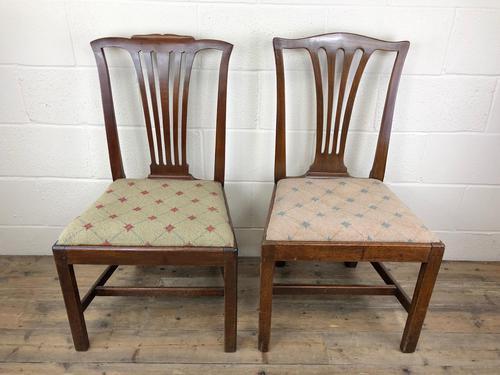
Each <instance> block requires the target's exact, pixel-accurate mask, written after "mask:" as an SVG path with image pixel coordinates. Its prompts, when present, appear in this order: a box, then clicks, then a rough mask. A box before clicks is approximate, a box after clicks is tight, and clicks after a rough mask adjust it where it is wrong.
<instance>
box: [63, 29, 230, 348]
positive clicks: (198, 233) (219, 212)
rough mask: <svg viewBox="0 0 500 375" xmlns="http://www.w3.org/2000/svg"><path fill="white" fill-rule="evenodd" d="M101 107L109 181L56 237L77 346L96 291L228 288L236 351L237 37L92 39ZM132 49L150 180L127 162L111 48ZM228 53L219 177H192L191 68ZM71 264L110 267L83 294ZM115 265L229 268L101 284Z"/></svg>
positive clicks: (82, 343)
mask: <svg viewBox="0 0 500 375" xmlns="http://www.w3.org/2000/svg"><path fill="white" fill-rule="evenodd" d="M91 46H92V49H93V51H94V54H95V57H96V61H97V68H98V73H99V80H100V84H101V95H102V103H103V109H104V120H105V128H106V136H107V141H108V151H109V160H110V164H111V172H112V176H113V181H114V182H113V183H112V184H111V185H110V186H109V188H108V189H107V190H106V191H105V192H104V194H103V195H102V196H101V197H100V198H99V199H98V200H97V202H95V203H94V204H93V205H92V206H90V208H89V209H88V210H87V211H86V212H85V213H83V214H82V215H81V216H79V217H78V218H77V219H75V220H74V221H73V222H72V223H71V224H70V225H69V226H68V227H67V228H66V229H65V230H64V232H63V233H62V234H61V236H60V238H59V240H58V241H57V242H56V244H55V245H54V246H53V253H54V258H55V262H56V266H57V271H58V274H59V281H60V283H61V289H62V292H63V296H64V302H65V304H66V310H67V313H68V319H69V324H70V327H71V333H72V335H73V342H74V344H75V349H76V350H78V351H85V350H87V349H88V348H89V340H88V335H87V329H86V326H85V320H84V315H83V312H84V311H85V309H86V308H87V307H88V306H89V304H90V303H91V302H92V300H93V299H94V297H96V296H165V295H170V296H224V304H225V310H224V311H225V318H224V319H225V322H224V332H225V333H224V343H225V344H224V348H225V351H226V352H234V351H235V350H236V298H237V259H238V258H237V256H238V251H237V244H236V240H235V237H234V233H233V229H232V224H231V220H230V217H229V212H228V208H227V203H226V197H225V194H224V190H223V184H224V163H225V133H226V129H225V126H226V90H227V74H228V63H229V57H230V54H231V50H232V45H231V44H229V43H226V42H223V41H217V40H195V39H194V38H192V37H188V36H179V35H139V36H133V37H132V38H130V39H128V38H103V39H97V40H94V41H93V42H92V43H91ZM107 48H121V49H124V50H126V51H128V53H130V56H131V57H132V61H133V63H134V66H135V70H136V73H137V78H138V82H139V88H140V95H141V99H142V105H143V109H144V117H145V125H146V133H147V139H148V143H149V151H150V157H151V165H150V167H151V168H150V169H151V174H150V175H149V176H148V178H146V179H127V178H126V177H125V173H124V170H123V164H122V156H121V153H120V144H119V139H118V132H117V125H116V119H115V111H114V105H113V98H112V90H111V84H110V76H109V69H108V64H107V61H106V55H105V49H107ZM206 49H214V50H219V51H221V52H222V57H221V63H220V70H219V83H218V97H217V119H216V122H217V124H216V135H215V138H216V141H215V145H216V147H215V148H216V150H215V173H214V181H204V180H196V179H195V178H194V177H193V176H191V175H190V174H189V166H188V164H187V161H186V134H187V132H186V127H187V106H188V92H189V82H190V74H191V70H192V66H193V60H194V58H195V56H196V54H197V53H198V52H199V51H201V50H206ZM74 264H103V265H108V267H107V268H106V270H105V271H104V272H103V273H102V275H101V276H99V278H98V279H97V281H96V282H95V283H94V285H93V286H92V287H91V288H90V290H89V291H88V292H87V294H86V295H85V296H84V297H83V299H80V296H79V291H78V287H77V283H76V279H75V272H74V269H73V265H74ZM118 265H199V266H218V267H223V273H224V287H223V288H222V287H113V286H105V283H106V281H107V280H108V279H109V278H110V277H111V275H112V274H113V272H114V271H115V270H116V268H117V267H118Z"/></svg>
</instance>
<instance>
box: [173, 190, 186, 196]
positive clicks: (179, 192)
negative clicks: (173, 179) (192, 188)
mask: <svg viewBox="0 0 500 375" xmlns="http://www.w3.org/2000/svg"><path fill="white" fill-rule="evenodd" d="M175 194H177V195H182V194H184V192H182V191H180V190H179V191H178V192H177V193H175Z"/></svg>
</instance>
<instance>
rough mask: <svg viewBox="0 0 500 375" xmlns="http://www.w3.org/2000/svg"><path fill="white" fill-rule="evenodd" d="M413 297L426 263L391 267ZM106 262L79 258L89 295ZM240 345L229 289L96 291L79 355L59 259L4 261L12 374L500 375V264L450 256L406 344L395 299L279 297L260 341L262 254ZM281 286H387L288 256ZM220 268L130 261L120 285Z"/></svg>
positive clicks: (244, 304) (0, 342) (248, 273)
mask: <svg viewBox="0 0 500 375" xmlns="http://www.w3.org/2000/svg"><path fill="white" fill-rule="evenodd" d="M387 267H388V268H389V269H390V270H391V272H392V273H393V274H394V276H395V277H396V278H397V280H399V281H400V283H401V285H402V286H403V287H404V288H405V289H406V290H407V291H408V293H409V294H410V295H411V292H412V288H413V283H414V282H415V279H416V276H417V273H418V266H417V265H416V264H395V263H389V264H387ZM103 268H104V267H99V266H78V267H76V272H77V277H78V280H79V283H80V289H81V294H82V295H83V294H84V293H85V292H86V289H87V288H88V287H89V286H90V285H91V284H92V283H93V282H94V280H95V278H97V276H99V274H100V273H101V272H102V270H103ZM239 273H240V277H239V301H238V318H239V321H238V329H239V334H238V351H237V352H236V353H224V352H223V303H222V298H220V297H199V298H185V297H161V298H145V297H96V298H95V300H94V301H93V302H92V304H91V305H90V307H89V308H88V309H87V311H86V312H85V317H86V320H87V327H88V330H89V335H90V345H91V347H90V350H89V351H88V352H84V353H78V352H76V351H74V349H73V345H72V341H71V337H70V333H69V327H68V323H67V319H66V312H65V310H64V304H63V301H62V296H61V292H60V289H59V284H58V281H57V275H56V270H55V266H54V263H53V260H52V258H51V257H14V256H1V257H0V374H45V373H47V374H48V373H50V374H56V375H57V374H107V375H110V374H145V375H149V374H170V373H171V374H200V373H203V374H204V375H211V374H222V375H224V374H243V375H245V374H256V375H257V374H258V375H269V374H292V375H293V374H297V375H298V374H301V375H302V374H306V375H307V374H332V373H342V374H389V373H399V374H409V373H411V374H470V373H484V374H498V373H499V372H498V368H500V263H487V262H444V263H443V266H442V270H441V272H440V275H439V278H438V282H437V285H436V290H435V293H434V296H433V299H432V301H431V306H430V310H429V313H428V317H427V320H426V323H425V326H424V329H423V333H422V337H421V341H420V344H419V347H418V349H417V351H416V352H415V353H414V354H403V353H401V352H400V351H399V340H400V337H401V334H402V331H403V327H404V321H405V318H406V313H405V311H404V310H403V308H402V307H401V306H400V305H399V303H398V302H397V300H396V299H395V298H394V297H393V296H323V295H316V296H276V297H275V298H274V304H273V330H272V340H271V351H270V352H269V353H266V354H262V353H260V352H259V351H258V350H257V348H256V346H257V336H256V334H257V332H256V327H257V316H258V311H257V308H258V276H259V264H258V260H257V259H241V261H240V267H239ZM276 276H277V277H276V281H277V282H281V283H312V284H314V283H318V284H332V283H346V284H369V283H379V284H381V285H382V284H383V282H382V281H381V280H380V278H379V276H378V275H377V274H376V272H375V271H374V270H373V269H372V267H371V266H370V265H369V264H363V263H360V264H359V265H358V267H357V268H355V269H352V268H345V267H344V265H343V264H335V263H332V264H315V263H288V264H287V266H286V267H284V268H280V269H277V275H276ZM221 283H222V280H221V277H220V272H219V270H218V269H217V268H202V269H200V268H192V267H183V268H175V267H128V266H127V267H122V266H120V267H119V268H118V270H117V271H116V272H115V274H114V275H113V276H112V278H111V279H110V280H109V282H108V285H115V286H120V285H122V286H123V285H136V286H167V285H168V286H197V285H211V286H219V285H221Z"/></svg>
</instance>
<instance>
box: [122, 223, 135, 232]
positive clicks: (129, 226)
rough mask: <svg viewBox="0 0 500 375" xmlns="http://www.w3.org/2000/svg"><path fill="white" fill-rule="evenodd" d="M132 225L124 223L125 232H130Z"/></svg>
mask: <svg viewBox="0 0 500 375" xmlns="http://www.w3.org/2000/svg"><path fill="white" fill-rule="evenodd" d="M133 227H134V226H133V225H132V224H126V225H124V226H123V228H125V230H126V231H127V232H130V231H131V230H132V228H133Z"/></svg>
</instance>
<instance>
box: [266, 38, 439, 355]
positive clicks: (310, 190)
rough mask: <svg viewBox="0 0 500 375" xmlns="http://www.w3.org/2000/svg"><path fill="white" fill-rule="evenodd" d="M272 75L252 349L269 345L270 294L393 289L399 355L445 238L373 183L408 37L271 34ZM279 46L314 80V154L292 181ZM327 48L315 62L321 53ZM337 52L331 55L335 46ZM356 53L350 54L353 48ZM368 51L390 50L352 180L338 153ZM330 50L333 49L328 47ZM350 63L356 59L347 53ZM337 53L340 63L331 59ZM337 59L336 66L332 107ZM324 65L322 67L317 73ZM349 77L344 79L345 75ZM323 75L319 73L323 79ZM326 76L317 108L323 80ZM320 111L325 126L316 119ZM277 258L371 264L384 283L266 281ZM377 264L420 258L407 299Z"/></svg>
mask: <svg viewBox="0 0 500 375" xmlns="http://www.w3.org/2000/svg"><path fill="white" fill-rule="evenodd" d="M273 44H274V55H275V60H276V74H277V101H278V105H277V117H276V150H275V170H274V179H275V183H276V184H275V187H274V192H273V196H272V198H271V207H270V210H269V216H268V220H267V224H266V228H265V234H264V240H263V243H262V258H261V271H260V272H261V276H260V277H261V279H260V313H259V349H260V350H261V351H262V352H266V351H268V350H269V339H270V331H271V308H272V297H273V295H281V294H294V295H297V294H320V295H327V294H328V295H338V294H342V295H344V294H353V295H394V296H395V297H396V298H397V299H398V301H399V302H400V303H401V305H402V306H403V308H404V309H405V310H406V311H407V312H408V319H407V321H406V326H405V329H404V333H403V338H402V341H401V350H402V351H403V352H407V353H409V352H413V351H415V348H416V345H417V341H418V338H419V335H420V331H421V328H422V324H423V321H424V318H425V314H426V311H427V307H428V304H429V300H430V298H431V294H432V289H433V287H434V283H435V281H436V277H437V274H438V271H439V267H440V264H441V259H442V256H443V251H444V245H443V243H442V242H441V241H439V239H438V238H437V237H436V236H435V235H434V234H433V233H431V232H430V231H429V230H428V229H427V228H425V227H424V226H423V224H422V223H421V222H420V220H419V219H418V218H416V217H415V215H413V214H412V213H411V211H410V210H409V209H408V208H407V207H406V206H405V205H404V204H403V203H402V202H401V201H400V200H399V199H398V198H397V197H396V196H395V195H394V194H393V193H392V192H391V191H390V190H389V188H388V187H387V186H386V185H385V184H384V183H383V182H382V181H383V179H384V173H385V167H386V160H387V151H388V147H389V138H390V134H391V125H392V117H393V113H394V103H395V99H396V93H397V89H398V84H399V80H400V76H401V71H402V69H403V63H404V60H405V57H406V54H407V52H408V48H409V45H410V43H409V42H407V41H403V42H386V41H382V40H377V39H373V38H369V37H366V36H361V35H355V34H349V33H333V34H325V35H318V36H313V37H309V38H303V39H283V38H274V40H273ZM284 49H305V50H306V51H307V52H308V54H309V56H310V58H311V62H312V68H313V72H314V78H315V87H316V102H317V107H316V115H317V127H316V151H315V158H314V161H313V163H312V165H311V166H310V168H309V170H308V171H307V173H306V174H305V175H304V176H301V177H299V178H289V177H287V174H286V144H285V135H286V128H285V73H284V62H283V50H284ZM321 50H323V51H324V52H325V54H326V68H324V69H321V60H320V58H321V57H320V56H321V54H320V51H321ZM339 51H340V52H339ZM357 51H358V52H357ZM375 51H386V52H393V53H395V55H396V57H395V60H394V65H393V69H392V73H391V76H390V79H389V84H388V88H387V95H386V99H385V106H384V111H383V115H382V120H381V124H380V131H379V136H378V143H377V146H376V151H375V157H374V161H373V166H372V169H371V172H370V176H369V178H354V177H351V176H350V175H349V173H348V172H347V168H346V166H345V164H344V153H345V148H346V140H347V135H348V130H349V123H350V120H351V114H352V111H353V107H354V103H355V98H356V94H357V91H358V86H359V83H360V80H361V78H362V76H363V72H364V69H365V67H366V65H367V63H368V61H369V59H370V56H372V54H373V53H374V52H375ZM337 52H339V53H338V54H337ZM356 53H357V54H358V56H360V57H359V60H358V62H357V64H356V59H357V57H355V54H356ZM339 58H341V59H342V60H341V61H336V60H338V59H339ZM336 62H338V63H340V64H337V65H338V66H341V68H340V69H341V70H340V72H338V73H339V75H340V77H341V78H340V82H339V83H338V95H337V98H338V100H337V105H336V109H334V106H333V102H334V91H335V90H334V87H335V82H334V81H335V76H336V72H335V67H336ZM322 71H323V72H322ZM350 71H352V74H353V78H352V83H351V84H350V88H349V89H346V86H348V81H349V80H348V76H349V72H350ZM322 74H326V75H327V76H326V77H323V75H322ZM324 78H326V79H325V81H327V82H328V86H327V88H326V90H327V99H326V108H325V105H324V99H323V95H324V94H323V90H324V89H323V79H324ZM324 111H326V124H325V123H324V113H325V112H324ZM283 261H333V262H345V263H346V266H348V267H355V266H356V264H357V262H360V261H363V262H371V264H372V265H373V267H374V268H375V271H377V272H378V274H379V275H380V276H381V278H382V280H383V281H384V282H385V284H384V285H292V284H274V283H273V275H274V270H275V266H276V263H278V262H283ZM382 262H419V263H421V267H420V273H419V276H418V280H417V283H416V287H415V292H414V294H413V298H412V299H410V298H409V297H408V295H407V294H406V292H405V291H404V290H403V289H402V288H401V286H400V285H399V284H398V282H397V281H396V280H395V279H394V277H393V276H392V275H391V274H390V273H389V271H388V270H387V269H386V268H385V267H384V265H383V264H382Z"/></svg>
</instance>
